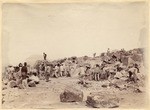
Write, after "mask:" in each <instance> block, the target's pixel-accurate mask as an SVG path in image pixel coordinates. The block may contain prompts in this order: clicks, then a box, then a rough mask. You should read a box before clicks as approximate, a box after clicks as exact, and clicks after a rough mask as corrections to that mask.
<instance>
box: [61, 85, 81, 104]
mask: <svg viewBox="0 0 150 110" xmlns="http://www.w3.org/2000/svg"><path fill="white" fill-rule="evenodd" d="M60 101H61V102H81V101H83V92H82V91H81V90H78V89H75V88H72V87H70V88H66V89H65V90H64V92H63V93H61V94H60Z"/></svg>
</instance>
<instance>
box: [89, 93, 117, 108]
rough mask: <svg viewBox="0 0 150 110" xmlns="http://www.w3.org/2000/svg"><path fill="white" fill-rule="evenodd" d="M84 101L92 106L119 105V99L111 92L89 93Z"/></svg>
mask: <svg viewBox="0 0 150 110" xmlns="http://www.w3.org/2000/svg"><path fill="white" fill-rule="evenodd" d="M86 103H87V105H88V106H91V107H93V108H115V107H119V99H118V98H117V97H116V96H115V94H112V93H108V94H107V93H103V92H98V93H90V95H89V96H87V100H86Z"/></svg>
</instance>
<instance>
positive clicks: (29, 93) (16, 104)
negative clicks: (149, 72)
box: [2, 77, 146, 109]
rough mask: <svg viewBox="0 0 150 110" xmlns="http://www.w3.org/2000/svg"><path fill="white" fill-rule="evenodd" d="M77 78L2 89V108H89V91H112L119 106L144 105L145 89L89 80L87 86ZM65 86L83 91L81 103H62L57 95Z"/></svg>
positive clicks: (63, 78)
mask: <svg viewBox="0 0 150 110" xmlns="http://www.w3.org/2000/svg"><path fill="white" fill-rule="evenodd" d="M78 81H79V79H78V78H70V77H62V78H51V79H50V82H45V81H44V80H42V81H40V84H38V85H37V87H30V88H27V89H18V88H7V89H4V90H2V96H3V104H2V108H5V109H10V108H16V109H21V108H24V109H25V108H30V109H32V108H34V109H60V108H89V107H88V106H87V105H86V102H85V101H86V98H87V95H88V94H89V93H90V92H98V91H106V92H107V91H112V92H115V94H116V95H117V96H118V97H119V99H120V106H119V108H138V109H140V108H144V107H145V94H146V92H145V90H144V89H142V93H135V92H133V90H130V89H127V90H119V89H118V88H114V87H111V88H104V87H101V85H102V84H107V83H108V82H107V81H90V82H89V83H90V84H89V86H88V87H83V85H81V84H77V83H78ZM65 87H74V88H78V89H80V90H82V91H83V93H84V99H83V102H81V103H79V102H78V103H76V102H73V103H62V102H60V99H59V95H60V93H61V92H63V90H64V88H65Z"/></svg>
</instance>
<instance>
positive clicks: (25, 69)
mask: <svg viewBox="0 0 150 110" xmlns="http://www.w3.org/2000/svg"><path fill="white" fill-rule="evenodd" d="M27 72H28V69H27V67H26V66H23V67H22V68H21V74H22V79H26V78H27Z"/></svg>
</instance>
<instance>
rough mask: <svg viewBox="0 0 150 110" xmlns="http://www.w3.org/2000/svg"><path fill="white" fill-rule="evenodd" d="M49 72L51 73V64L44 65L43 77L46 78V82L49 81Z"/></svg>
mask: <svg viewBox="0 0 150 110" xmlns="http://www.w3.org/2000/svg"><path fill="white" fill-rule="evenodd" d="M50 74H51V66H48V65H46V67H45V79H46V82H48V81H49V77H50Z"/></svg>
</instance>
